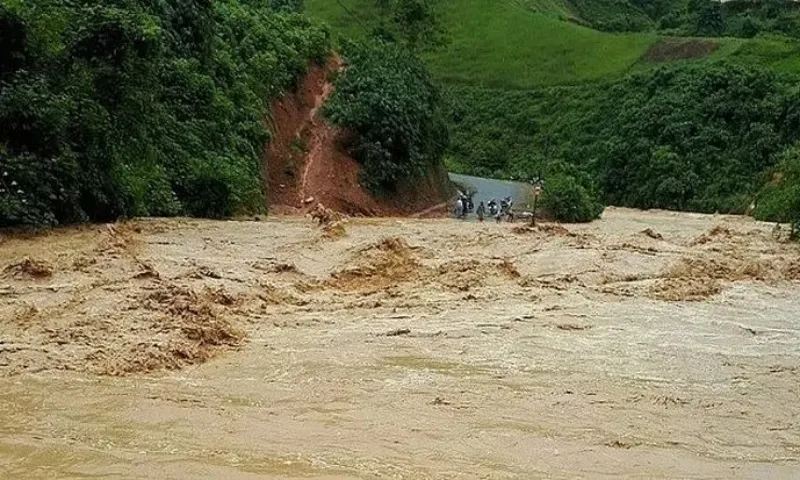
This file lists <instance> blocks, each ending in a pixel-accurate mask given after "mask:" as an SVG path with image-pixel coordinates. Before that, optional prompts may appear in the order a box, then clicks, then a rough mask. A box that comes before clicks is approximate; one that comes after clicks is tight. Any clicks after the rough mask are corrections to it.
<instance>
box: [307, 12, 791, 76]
mask: <svg viewBox="0 0 800 480" xmlns="http://www.w3.org/2000/svg"><path fill="white" fill-rule="evenodd" d="M373 4H374V2H373V1H372V0H339V1H331V0H307V2H306V9H307V11H308V13H309V14H310V15H311V16H313V17H316V18H317V19H320V20H323V21H325V22H327V23H328V24H329V25H331V26H332V27H333V29H334V31H335V32H337V33H340V34H342V35H343V36H346V37H350V38H358V37H363V36H365V35H366V33H367V32H368V31H369V29H370V28H372V26H374V25H375V24H376V23H377V14H376V12H375V10H374V8H373V7H372V5H373ZM625 5H627V3H626V2H624V1H613V0H580V1H570V2H568V3H566V2H563V1H561V0H442V1H441V2H440V4H439V13H440V14H441V16H442V19H443V24H444V26H445V28H446V29H447V33H448V40H449V43H448V45H447V46H445V47H444V48H443V49H440V50H438V51H436V52H435V53H431V54H427V55H426V61H427V63H428V66H429V68H430V69H431V71H432V72H433V73H434V74H435V75H436V76H437V78H439V79H440V80H443V81H445V82H447V83H458V84H470V85H480V86H487V87H496V88H511V89H527V88H536V87H544V86H552V85H576V84H581V83H586V82H596V81H607V80H613V79H615V78H619V77H621V76H622V75H624V74H626V73H628V72H630V71H631V70H641V69H643V68H649V67H652V66H655V65H657V64H659V63H664V62H671V61H680V60H694V61H696V60H697V59H698V58H700V59H702V60H703V61H717V60H723V59H731V58H735V59H736V61H737V62H740V63H745V64H752V65H758V66H766V67H770V68H774V69H776V70H778V71H781V72H789V73H798V72H800V44H798V43H797V42H796V41H792V40H788V39H785V38H777V37H773V38H756V39H736V38H716V39H703V40H701V41H700V42H704V43H709V44H713V45H714V48H713V49H710V50H708V52H707V54H706V51H705V50H702V49H701V50H702V51H700V52H697V53H696V55H698V56H697V57H693V55H692V52H688V58H687V52H669V51H667V54H666V56H663V57H661V58H658V59H657V60H648V59H647V56H648V55H647V53H648V50H649V49H650V48H651V47H653V46H654V45H657V44H658V43H659V42H660V41H663V40H664V39H665V37H664V36H661V35H658V34H656V33H654V32H652V31H646V32H631V33H609V32H603V31H598V30H595V29H592V28H588V27H586V26H583V25H579V24H578V23H577V22H581V23H589V22H588V21H585V20H583V19H582V18H581V17H579V16H577V13H576V12H575V10H579V11H584V12H594V13H592V14H591V15H592V16H591V17H590V18H598V17H599V18H604V17H603V16H602V12H606V13H608V12H611V13H613V14H615V15H623V16H624V15H634V14H636V13H635V11H632V10H631V9H630V7H628V8H627V9H625V8H623V6H625ZM575 6H579V7H580V8H576V7H575ZM604 9H605V10H604ZM631 12H633V13H631ZM671 53H672V54H671Z"/></svg>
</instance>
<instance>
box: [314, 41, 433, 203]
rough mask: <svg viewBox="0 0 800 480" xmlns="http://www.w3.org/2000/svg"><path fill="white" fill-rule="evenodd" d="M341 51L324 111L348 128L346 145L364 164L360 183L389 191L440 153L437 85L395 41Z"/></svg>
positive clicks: (420, 169) (418, 173)
mask: <svg viewBox="0 0 800 480" xmlns="http://www.w3.org/2000/svg"><path fill="white" fill-rule="evenodd" d="M344 56H345V58H346V61H347V68H346V69H345V70H344V72H343V73H341V74H340V75H339V77H338V78H337V79H336V81H335V86H336V89H335V91H334V93H333V95H332V96H331V98H330V99H329V100H328V102H327V103H326V105H325V107H324V113H325V115H326V116H327V117H328V118H329V119H330V120H331V121H332V122H333V123H334V124H336V125H339V126H341V127H343V128H344V129H345V130H347V131H348V132H349V134H350V138H349V141H348V142H347V145H346V148H347V150H348V151H349V152H350V153H351V154H352V155H353V156H354V157H355V158H356V159H357V160H358V161H359V162H360V163H361V164H362V165H363V167H364V169H363V182H364V184H365V185H366V186H367V187H369V188H371V189H372V190H374V191H392V190H394V188H395V187H396V186H397V183H398V182H399V181H401V180H405V179H408V178H413V177H415V176H419V175H421V174H423V172H424V171H425V170H426V169H427V168H428V167H429V166H431V165H434V164H435V163H436V162H438V161H440V159H441V157H442V154H443V153H444V150H445V148H446V146H447V143H448V137H447V129H446V127H445V124H444V120H443V115H442V112H441V98H440V95H439V91H438V89H437V88H436V87H435V86H434V85H433V82H432V80H431V78H430V75H429V74H428V72H427V70H426V69H425V67H424V66H423V65H422V63H421V62H420V61H419V59H417V58H416V57H415V56H413V55H412V54H411V53H410V52H409V51H407V50H406V49H404V48H403V47H401V46H398V45H396V44H393V43H383V42H376V43H373V44H371V45H366V44H350V45H348V46H346V47H345V50H344Z"/></svg>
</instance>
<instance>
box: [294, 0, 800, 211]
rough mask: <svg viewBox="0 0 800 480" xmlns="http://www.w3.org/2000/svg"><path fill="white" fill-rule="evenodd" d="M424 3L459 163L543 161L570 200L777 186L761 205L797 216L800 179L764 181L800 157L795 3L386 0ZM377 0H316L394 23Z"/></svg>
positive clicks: (472, 169) (799, 31)
mask: <svg viewBox="0 0 800 480" xmlns="http://www.w3.org/2000/svg"><path fill="white" fill-rule="evenodd" d="M415 2H416V4H417V5H418V4H419V3H423V4H426V5H435V7H434V8H435V11H436V17H437V19H438V22H439V25H440V26H441V27H443V28H442V29H443V30H444V32H445V37H446V42H445V43H444V45H439V46H438V47H436V48H433V49H431V50H429V51H424V52H423V53H422V56H423V58H424V60H425V62H426V64H427V66H428V68H429V69H430V70H431V72H432V73H433V75H434V77H435V78H436V79H438V81H439V82H440V84H441V86H442V89H443V91H444V92H445V96H446V98H447V101H448V105H449V115H448V118H447V122H448V126H449V131H450V147H449V148H448V150H447V156H446V161H447V163H448V166H449V168H450V169H451V170H454V171H458V172H461V173H468V174H476V175H486V176H493V177H506V178H511V177H513V178H523V179H524V178H533V177H535V176H537V175H539V174H544V175H545V176H547V177H549V178H551V180H553V181H552V182H550V184H551V185H559V188H561V187H564V186H567V187H566V188H572V189H576V191H577V190H580V195H573V198H578V197H585V196H586V194H587V193H593V194H596V195H597V196H598V197H600V198H601V199H602V200H603V201H604V202H606V203H607V204H615V205H625V206H633V207H641V208H670V209H679V210H693V211H708V212H714V211H721V212H741V211H744V210H745V209H746V208H747V206H748V205H750V203H751V202H752V201H753V200H755V199H759V198H761V197H764V198H765V199H766V200H765V202H764V204H765V205H769V206H770V207H769V208H766V207H764V208H759V209H758V210H757V213H758V214H759V215H761V217H762V218H770V219H774V220H789V219H791V218H790V217H791V216H800V193H798V192H800V189H796V188H793V187H792V188H788V187H787V188H781V187H780V186H778V187H775V186H774V185H772V186H768V188H765V185H766V182H767V180H769V179H770V178H775V174H776V172H777V171H782V172H795V171H798V170H800V169H798V167H797V163H798V162H800V160H798V158H800V155H797V154H796V153H794V152H796V151H797V150H795V147H794V145H795V142H797V141H798V134H800V113H796V112H800V93H799V91H798V88H797V85H800V81H798V80H800V42H799V41H798V39H800V9H798V7H797V5H796V4H795V3H794V2H790V1H785V0H769V1H766V0H765V1H763V2H759V1H758V0H755V1H747V2H745V1H737V0H734V1H732V2H728V3H725V4H720V3H719V2H716V1H714V0H691V1H684V0H660V1H645V0H438V1H436V0H392V1H389V2H388V4H394V5H401V4H406V5H407V4H409V3H411V4H415ZM385 4H386V2H385V3H384V5H385ZM375 5H376V0H337V1H330V0H307V1H306V8H307V12H308V13H309V14H310V15H312V16H314V17H316V18H318V19H320V20H323V21H325V22H327V23H328V24H329V25H330V26H331V27H332V29H333V31H334V33H336V34H339V35H340V37H341V38H361V39H370V38H372V35H373V34H374V32H375V31H376V30H377V29H378V27H380V30H381V31H383V32H385V31H386V28H387V25H389V27H388V28H390V29H391V22H392V17H387V14H386V12H387V10H386V9H385V8H386V7H383V8H384V10H383V13H382V15H379V14H378V10H376V8H375ZM390 34H391V32H390ZM392 35H395V34H392ZM395 36H396V35H395ZM398 38H399V37H398ZM784 177H785V178H797V175H790V174H789V173H787V174H786V175H784ZM795 194H797V195H795ZM795 196H796V197H797V198H795ZM792 202H795V203H796V207H797V208H795V207H791V208H789V207H787V205H789V204H791V203H792ZM775 205H778V207H775ZM784 207H786V208H784ZM781 208H784V210H781ZM589 210H592V209H589ZM790 210H791V211H792V212H794V213H787V212H789V211H790ZM795 210H796V212H795ZM567 217H570V215H565V218H567Z"/></svg>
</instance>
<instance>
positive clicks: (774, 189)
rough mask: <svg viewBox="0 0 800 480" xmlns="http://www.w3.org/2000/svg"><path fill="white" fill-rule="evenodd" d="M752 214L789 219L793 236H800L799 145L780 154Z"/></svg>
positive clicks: (772, 218) (776, 218)
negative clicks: (779, 161) (777, 162)
mask: <svg viewBox="0 0 800 480" xmlns="http://www.w3.org/2000/svg"><path fill="white" fill-rule="evenodd" d="M755 217H756V218H757V219H759V220H765V221H772V222H782V223H789V224H790V225H791V231H792V234H793V236H794V237H795V238H798V237H799V236H800V147H798V146H793V147H791V148H789V149H787V150H786V151H785V152H783V153H782V154H781V163H780V164H778V166H777V167H776V168H775V169H774V170H773V171H772V175H771V178H770V181H769V182H768V183H767V185H766V186H765V187H764V189H763V190H762V191H761V193H760V195H759V198H758V201H757V204H756V210H755Z"/></svg>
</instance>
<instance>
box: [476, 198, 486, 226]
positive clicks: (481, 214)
mask: <svg viewBox="0 0 800 480" xmlns="http://www.w3.org/2000/svg"><path fill="white" fill-rule="evenodd" d="M475 213H477V214H478V221H479V222H482V221H483V217H484V216H485V215H486V205H484V204H483V202H481V203H479V204H478V210H477V211H476V212H475Z"/></svg>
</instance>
